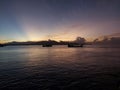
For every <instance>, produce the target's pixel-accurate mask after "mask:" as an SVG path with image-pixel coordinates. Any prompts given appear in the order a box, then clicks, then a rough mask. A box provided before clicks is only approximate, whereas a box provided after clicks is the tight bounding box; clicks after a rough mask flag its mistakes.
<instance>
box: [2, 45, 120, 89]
mask: <svg viewBox="0 0 120 90" xmlns="http://www.w3.org/2000/svg"><path fill="white" fill-rule="evenodd" d="M0 89H9V90H18V89H20V90H21V89H24V90H28V89H30V90H31V89H34V90H53V89H54V90H120V48H105V47H101V48H99V47H83V48H68V47H67V46H53V47H49V48H48V47H44V48H43V47H41V46H7V47H2V48H0Z"/></svg>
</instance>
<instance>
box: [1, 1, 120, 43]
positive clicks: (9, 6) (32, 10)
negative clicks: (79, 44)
mask: <svg viewBox="0 0 120 90" xmlns="http://www.w3.org/2000/svg"><path fill="white" fill-rule="evenodd" d="M119 3H120V1H119V0H59V1H58V0H0V43H3V42H9V41H41V40H48V39H52V40H56V41H59V40H63V41H70V40H74V39H75V38H76V37H77V36H80V37H84V38H86V39H87V41H92V40H94V39H95V38H98V37H100V36H104V35H111V34H114V33H120V12H119V8H120V6H119Z"/></svg>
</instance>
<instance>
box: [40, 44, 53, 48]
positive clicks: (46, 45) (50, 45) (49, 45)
mask: <svg viewBox="0 0 120 90" xmlns="http://www.w3.org/2000/svg"><path fill="white" fill-rule="evenodd" d="M42 47H52V44H43V45H42Z"/></svg>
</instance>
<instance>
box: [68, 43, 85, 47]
mask: <svg viewBox="0 0 120 90" xmlns="http://www.w3.org/2000/svg"><path fill="white" fill-rule="evenodd" d="M68 47H83V44H78V43H69V44H68Z"/></svg>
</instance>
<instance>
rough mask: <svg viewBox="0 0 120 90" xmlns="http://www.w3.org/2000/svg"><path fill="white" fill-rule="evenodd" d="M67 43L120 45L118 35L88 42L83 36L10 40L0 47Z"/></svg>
mask: <svg viewBox="0 0 120 90" xmlns="http://www.w3.org/2000/svg"><path fill="white" fill-rule="evenodd" d="M69 43H74V44H75V43H77V44H85V45H88V44H90V45H92V44H103V45H120V37H109V38H108V37H104V38H103V39H102V40H99V38H97V39H94V40H93V41H91V42H88V41H87V40H86V39H85V38H84V37H76V39H75V40H73V41H62V40H61V41H55V40H51V39H48V40H43V41H26V42H19V41H12V42H7V43H4V44H0V47H3V45H8V46H9V45H49V44H51V45H68V44H69Z"/></svg>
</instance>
